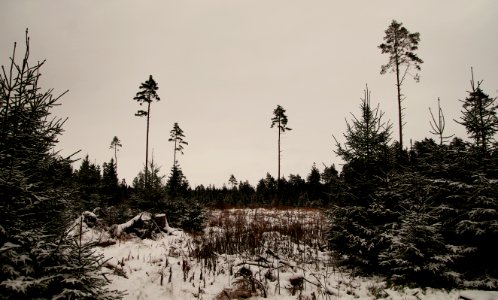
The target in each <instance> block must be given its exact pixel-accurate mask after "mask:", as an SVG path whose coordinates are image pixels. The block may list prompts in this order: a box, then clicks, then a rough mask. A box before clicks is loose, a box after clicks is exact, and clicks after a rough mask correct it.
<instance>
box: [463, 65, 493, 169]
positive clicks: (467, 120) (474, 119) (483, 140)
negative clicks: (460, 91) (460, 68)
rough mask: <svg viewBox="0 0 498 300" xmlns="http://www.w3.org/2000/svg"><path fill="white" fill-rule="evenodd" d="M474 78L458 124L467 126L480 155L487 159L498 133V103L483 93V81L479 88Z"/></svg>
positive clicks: (479, 82)
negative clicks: (497, 113) (497, 110)
mask: <svg viewBox="0 0 498 300" xmlns="http://www.w3.org/2000/svg"><path fill="white" fill-rule="evenodd" d="M473 77H474V75H473V74H472V80H471V88H472V90H471V91H469V92H468V93H469V96H468V97H467V98H465V100H463V101H462V102H463V111H462V117H461V118H460V121H457V122H458V123H459V124H462V125H464V126H465V128H466V129H467V133H468V134H469V137H470V138H471V139H473V140H474V145H475V147H476V148H477V151H478V153H479V155H481V157H482V158H483V159H485V158H488V157H489V154H490V151H491V149H490V147H491V146H492V143H493V141H494V135H495V133H496V132H497V131H498V117H497V116H496V109H497V108H498V103H497V102H496V98H491V97H489V96H488V95H487V94H486V93H484V92H483V90H482V89H481V83H482V81H478V82H477V86H476V85H475V83H474V78H473Z"/></svg>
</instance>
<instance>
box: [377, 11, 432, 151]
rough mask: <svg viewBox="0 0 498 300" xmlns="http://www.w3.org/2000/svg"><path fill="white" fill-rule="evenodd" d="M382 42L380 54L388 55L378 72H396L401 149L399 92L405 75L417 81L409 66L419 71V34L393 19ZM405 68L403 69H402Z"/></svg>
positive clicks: (401, 112)
mask: <svg viewBox="0 0 498 300" xmlns="http://www.w3.org/2000/svg"><path fill="white" fill-rule="evenodd" d="M385 33H386V35H385V36H384V43H382V44H380V45H379V48H380V49H381V50H382V54H385V53H387V54H388V55H389V62H388V63H387V64H385V65H383V66H382V67H381V71H380V74H385V73H386V72H387V71H388V70H391V72H396V88H397V93H398V119H399V147H400V149H403V126H404V123H403V107H402V105H401V104H402V102H403V100H404V97H403V94H402V93H401V86H402V85H403V83H404V80H405V77H406V75H411V76H412V77H413V78H414V79H415V81H417V82H418V81H419V76H418V74H411V73H410V68H412V67H413V68H415V70H417V71H420V64H422V63H423V62H424V61H423V60H422V59H420V58H419V57H418V56H417V54H416V53H415V51H416V50H417V49H418V43H419V42H420V34H419V33H418V32H416V33H410V32H409V31H408V30H407V29H406V28H405V27H404V26H403V23H398V22H397V21H395V20H393V21H392V22H391V24H390V25H389V27H388V28H387V29H386V31H385ZM402 68H405V70H402Z"/></svg>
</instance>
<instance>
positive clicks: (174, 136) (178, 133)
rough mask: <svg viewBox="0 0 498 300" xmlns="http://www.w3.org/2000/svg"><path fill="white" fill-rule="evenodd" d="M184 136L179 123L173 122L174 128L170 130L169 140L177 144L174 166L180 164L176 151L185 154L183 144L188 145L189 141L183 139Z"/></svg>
mask: <svg viewBox="0 0 498 300" xmlns="http://www.w3.org/2000/svg"><path fill="white" fill-rule="evenodd" d="M184 138H185V135H184V134H183V130H182V129H181V128H180V126H178V123H176V122H175V124H173V129H171V131H170V138H169V139H168V142H174V145H175V146H174V147H173V166H175V165H177V164H178V161H177V160H176V152H180V154H183V146H184V145H188V143H187V142H186V141H184V140H183V139H184Z"/></svg>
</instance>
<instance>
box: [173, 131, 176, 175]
mask: <svg viewBox="0 0 498 300" xmlns="http://www.w3.org/2000/svg"><path fill="white" fill-rule="evenodd" d="M175 166H176V138H175V148H173V168H174V167H175Z"/></svg>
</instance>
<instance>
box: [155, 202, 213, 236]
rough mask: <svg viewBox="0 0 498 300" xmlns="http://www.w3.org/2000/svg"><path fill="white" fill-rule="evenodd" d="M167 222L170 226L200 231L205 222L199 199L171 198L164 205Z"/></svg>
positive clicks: (204, 213) (204, 214)
mask: <svg viewBox="0 0 498 300" xmlns="http://www.w3.org/2000/svg"><path fill="white" fill-rule="evenodd" d="M165 211H166V215H167V217H168V222H169V224H170V225H171V226H172V227H179V228H181V229H183V230H187V231H201V230H202V229H203V228H204V226H205V222H206V212H205V210H204V207H203V206H202V205H201V204H200V203H199V201H197V200H195V199H193V198H182V197H177V198H171V199H168V201H167V204H166V207H165Z"/></svg>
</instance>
